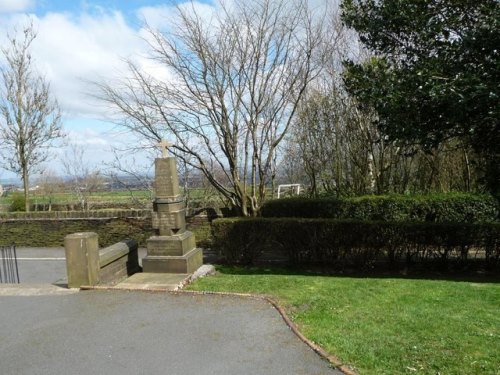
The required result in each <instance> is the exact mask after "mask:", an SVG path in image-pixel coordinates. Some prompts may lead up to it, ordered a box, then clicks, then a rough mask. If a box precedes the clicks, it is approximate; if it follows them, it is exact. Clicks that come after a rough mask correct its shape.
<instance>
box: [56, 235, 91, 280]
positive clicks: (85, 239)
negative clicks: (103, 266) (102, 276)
mask: <svg viewBox="0 0 500 375" xmlns="http://www.w3.org/2000/svg"><path fill="white" fill-rule="evenodd" d="M64 249H65V252H66V270H67V273H68V287H70V288H79V287H80V286H82V285H97V284H99V241H98V237H97V233H94V232H83V233H73V234H69V235H67V236H66V237H65V238H64Z"/></svg>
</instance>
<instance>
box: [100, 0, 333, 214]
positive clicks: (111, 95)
mask: <svg viewBox="0 0 500 375" xmlns="http://www.w3.org/2000/svg"><path fill="white" fill-rule="evenodd" d="M178 13H179V14H178V16H179V18H178V25H176V27H175V30H176V31H175V32H174V31H159V30H153V29H149V39H150V47H151V58H152V59H154V60H155V61H156V62H159V63H161V64H163V66H164V67H166V68H167V69H168V72H169V76H170V78H169V79H168V80H161V79H159V78H157V77H153V76H151V75H148V74H147V73H146V72H145V71H144V70H142V69H141V68H140V67H139V66H137V65H135V64H134V63H133V62H129V64H128V66H129V70H130V76H129V77H128V78H127V79H123V80H122V81H121V82H120V85H118V84H117V83H116V82H100V83H98V84H97V85H98V86H99V88H100V92H101V94H102V95H101V99H102V100H104V101H105V102H106V103H108V104H109V105H111V106H112V107H113V108H115V109H116V110H117V111H118V113H119V114H121V115H123V118H122V119H123V121H121V124H122V125H123V126H125V127H127V128H128V129H130V130H131V131H133V132H134V133H137V134H141V135H142V136H143V137H145V138H147V139H150V140H151V142H157V141H158V140H159V139H161V138H162V137H165V136H167V137H169V136H173V137H175V146H174V149H173V152H174V153H175V154H176V155H178V156H181V157H183V156H184V157H185V160H186V162H187V163H190V164H191V165H192V166H193V167H195V168H197V169H199V170H200V171H201V172H202V173H203V174H204V175H205V176H206V178H207V179H208V181H209V182H210V183H211V184H212V185H213V186H214V187H215V188H216V189H217V190H218V191H219V192H220V193H221V194H222V195H223V196H224V197H226V198H227V199H228V200H229V201H230V202H231V204H232V205H233V206H234V207H235V208H236V209H237V210H239V212H240V214H241V215H245V216H249V215H255V214H256V213H257V212H258V211H259V209H260V206H261V203H262V200H263V199H264V197H265V194H266V189H265V187H266V184H268V183H269V182H270V179H271V178H272V176H273V168H272V166H273V159H274V156H275V153H276V149H277V147H278V145H279V144H280V142H281V141H282V140H283V138H284V136H285V135H286V133H287V131H288V130H289V128H290V125H291V123H292V119H293V117H294V115H295V113H296V110H297V106H298V103H299V102H300V100H301V98H302V96H303V95H304V92H305V90H306V87H307V85H308V84H309V82H310V81H311V80H313V79H314V78H315V77H316V75H317V74H318V72H319V71H320V69H321V68H322V56H323V54H322V53H324V52H325V50H324V49H323V48H320V47H322V43H323V41H324V37H325V34H324V33H325V30H324V27H323V22H322V18H321V16H318V14H316V15H313V14H312V13H311V11H310V10H309V9H308V4H307V1H305V0H297V1H287V0H254V1H241V2H234V3H231V5H230V6H229V5H228V6H226V5H224V4H222V5H220V7H219V8H218V9H217V10H216V12H215V14H214V16H213V17H212V19H211V20H210V21H208V22H207V21H206V20H204V18H203V17H202V16H203V15H201V14H199V13H197V11H196V9H195V8H194V7H192V8H189V7H183V8H178ZM173 29H174V28H173ZM187 155H189V156H190V158H189V157H186V156H187ZM221 170H222V171H223V178H222V179H221V178H219V176H218V174H217V173H216V172H218V171H221ZM225 181H228V183H225Z"/></svg>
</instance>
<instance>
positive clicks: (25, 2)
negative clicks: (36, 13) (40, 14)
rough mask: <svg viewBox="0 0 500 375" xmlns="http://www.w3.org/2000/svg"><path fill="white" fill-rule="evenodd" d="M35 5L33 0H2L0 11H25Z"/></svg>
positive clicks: (0, 0) (0, 1)
mask: <svg viewBox="0 0 500 375" xmlns="http://www.w3.org/2000/svg"><path fill="white" fill-rule="evenodd" d="M33 5H34V1H33V0H0V13H14V12H25V11H27V10H29V9H31V8H33Z"/></svg>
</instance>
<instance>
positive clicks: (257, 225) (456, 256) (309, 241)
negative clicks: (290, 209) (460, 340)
mask: <svg viewBox="0 0 500 375" xmlns="http://www.w3.org/2000/svg"><path fill="white" fill-rule="evenodd" d="M212 225H213V239H214V242H213V246H214V248H215V249H216V250H218V251H219V252H220V253H221V254H223V255H225V257H226V259H227V261H228V262H230V263H246V264H248V263H253V262H256V261H260V260H262V254H265V253H269V252H270V251H271V252H273V251H274V252H275V253H276V254H283V253H285V254H286V255H287V259H288V261H289V262H290V263H292V264H304V263H322V264H326V263H328V264H332V265H336V266H340V267H345V266H348V267H357V268H367V267H372V266H373V265H374V264H376V263H380V262H382V263H385V264H396V263H397V264H404V265H405V266H408V265H411V264H412V263H415V262H437V263H439V264H441V265H444V266H447V265H448V264H452V265H454V264H466V263H467V262H469V261H471V260H473V261H478V260H479V261H480V262H482V263H484V264H486V265H488V266H496V265H498V263H499V258H500V224H498V223H483V224H469V223H409V222H405V223H397V222H382V221H355V220H334V219H302V218H247V219H237V218H232V219H218V220H215V221H214V222H213V223H212Z"/></svg>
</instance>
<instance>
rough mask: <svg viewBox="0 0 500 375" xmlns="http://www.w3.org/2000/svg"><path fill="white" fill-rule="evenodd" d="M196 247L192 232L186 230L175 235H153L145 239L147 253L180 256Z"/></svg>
mask: <svg viewBox="0 0 500 375" xmlns="http://www.w3.org/2000/svg"><path fill="white" fill-rule="evenodd" d="M195 247H196V241H195V238H194V235H193V233H191V232H189V231H186V232H184V233H182V234H178V235H175V236H153V237H150V238H149V239H148V240H147V248H148V255H151V256H181V255H185V254H187V253H189V252H190V251H191V250H193V249H194V248H195Z"/></svg>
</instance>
